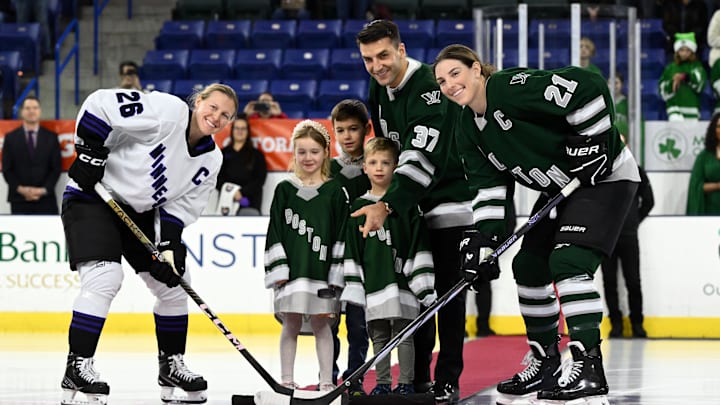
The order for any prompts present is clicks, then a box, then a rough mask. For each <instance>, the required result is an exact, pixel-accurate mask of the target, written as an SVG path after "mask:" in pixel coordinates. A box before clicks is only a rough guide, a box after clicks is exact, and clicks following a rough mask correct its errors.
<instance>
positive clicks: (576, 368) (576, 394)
mask: <svg viewBox="0 0 720 405" xmlns="http://www.w3.org/2000/svg"><path fill="white" fill-rule="evenodd" d="M568 347H569V348H570V353H572V358H569V359H567V360H566V361H565V362H563V365H562V369H561V372H562V373H561V374H560V377H559V378H558V380H557V385H556V386H555V387H554V388H551V389H543V390H541V391H540V392H538V394H537V400H536V402H533V403H535V404H547V405H551V404H552V405H554V404H566V405H609V404H610V403H609V402H608V400H607V393H608V391H609V389H608V384H607V380H606V379H605V371H604V369H603V364H602V354H601V353H600V345H598V346H595V347H593V348H592V349H590V350H587V351H586V350H585V347H584V346H583V345H582V343H580V342H578V341H573V342H570V343H568ZM558 372H560V371H558Z"/></svg>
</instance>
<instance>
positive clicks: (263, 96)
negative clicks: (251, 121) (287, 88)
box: [243, 92, 288, 118]
mask: <svg viewBox="0 0 720 405" xmlns="http://www.w3.org/2000/svg"><path fill="white" fill-rule="evenodd" d="M243 113H244V114H245V116H246V117H248V118H287V117H288V116H287V114H285V113H284V112H283V111H282V109H281V108H280V103H278V102H277V101H275V99H274V98H273V96H272V94H270V93H269V92H264V93H260V96H259V97H258V99H257V101H250V102H249V103H247V105H246V106H245V109H244V110H243Z"/></svg>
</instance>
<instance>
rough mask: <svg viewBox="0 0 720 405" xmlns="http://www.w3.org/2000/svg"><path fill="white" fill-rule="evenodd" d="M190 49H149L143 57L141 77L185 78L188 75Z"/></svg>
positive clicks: (150, 78)
mask: <svg viewBox="0 0 720 405" xmlns="http://www.w3.org/2000/svg"><path fill="white" fill-rule="evenodd" d="M189 59H190V51H188V50H187V49H166V50H163V51H157V50H152V51H147V53H146V54H145V58H144V59H143V66H142V74H141V76H140V77H142V78H143V79H148V80H155V79H170V80H176V79H184V78H185V77H186V76H187V65H188V60H189Z"/></svg>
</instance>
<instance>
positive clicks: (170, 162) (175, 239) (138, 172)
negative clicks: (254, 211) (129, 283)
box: [61, 84, 238, 404]
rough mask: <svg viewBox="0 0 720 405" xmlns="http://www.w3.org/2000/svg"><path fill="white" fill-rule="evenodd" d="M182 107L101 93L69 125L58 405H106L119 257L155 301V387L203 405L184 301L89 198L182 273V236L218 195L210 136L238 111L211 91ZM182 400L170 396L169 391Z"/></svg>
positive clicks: (231, 100) (162, 99) (125, 93)
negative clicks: (109, 323)
mask: <svg viewBox="0 0 720 405" xmlns="http://www.w3.org/2000/svg"><path fill="white" fill-rule="evenodd" d="M190 105H191V106H192V109H190V108H188V105H187V104H186V103H185V102H183V101H182V100H180V99H179V98H177V97H175V96H172V95H169V94H165V93H160V92H152V93H149V94H144V93H142V92H140V91H136V90H127V89H108V90H98V91H96V92H94V93H92V94H91V95H90V96H88V98H87V99H86V100H85V102H84V103H83V105H82V107H81V108H80V112H79V113H78V117H77V120H76V136H75V149H76V151H77V158H76V159H75V161H74V162H73V164H72V166H71V167H70V169H69V171H68V175H69V176H70V181H69V182H68V184H67V187H66V189H65V193H64V195H63V204H62V221H63V227H64V230H65V237H66V239H67V246H68V252H69V258H70V267H71V269H72V270H73V271H77V272H78V273H79V276H80V294H79V295H78V296H77V298H76V299H75V302H74V303H73V313H72V320H71V323H70V330H69V337H68V342H69V354H68V358H67V367H66V370H65V376H64V378H63V381H62V384H61V386H62V389H63V391H64V392H63V399H62V404H78V403H86V402H82V401H81V400H80V398H78V399H76V398H75V396H76V394H77V393H78V392H81V393H83V394H85V397H86V400H87V401H89V402H91V403H100V404H102V403H106V401H107V396H108V394H109V392H110V388H109V386H108V384H107V383H106V382H105V381H103V380H101V379H100V375H99V373H98V372H97V371H96V370H95V368H94V367H93V361H94V356H95V350H96V348H97V344H98V340H99V338H100V334H101V332H102V329H103V325H104V323H105V319H106V318H107V315H108V311H109V309H110V304H111V302H112V300H113V298H114V297H115V295H116V294H117V292H118V290H119V289H120V286H121V284H122V280H123V269H122V268H121V265H120V259H121V257H125V259H126V260H127V262H128V263H129V264H130V265H131V266H132V268H133V269H134V270H135V272H136V273H137V274H138V275H139V276H140V278H142V280H143V281H144V282H145V284H146V285H147V287H148V288H149V289H150V291H151V292H152V294H153V295H154V296H155V297H156V302H155V306H154V308H153V314H154V318H155V333H156V337H157V343H158V351H159V356H158V360H159V374H158V383H159V385H160V387H161V399H162V400H163V401H165V402H184V403H203V402H205V401H206V395H205V391H206V390H207V382H206V381H205V379H204V378H203V377H202V376H200V375H198V374H196V373H193V372H191V371H190V370H189V369H188V368H187V366H185V364H184V360H183V355H184V353H185V343H186V339H187V327H188V305H187V294H186V293H185V291H184V290H183V289H182V288H178V287H177V286H178V284H179V280H180V278H179V277H178V276H177V275H176V274H175V273H174V272H173V268H172V267H171V264H169V263H166V262H160V261H158V260H153V259H152V257H151V255H150V254H149V253H148V252H147V250H146V249H145V248H144V247H143V245H142V244H141V243H140V242H139V241H138V240H137V238H136V237H135V236H134V235H133V234H132V233H131V232H130V231H129V229H128V228H127V226H126V225H125V224H124V223H123V222H121V221H120V220H119V219H118V218H117V215H116V214H115V213H114V212H113V211H112V210H111V209H110V207H109V206H108V205H106V204H105V203H104V202H103V200H101V199H100V198H99V197H98V196H97V194H95V192H94V191H93V189H94V186H95V184H96V183H98V182H102V184H103V185H104V187H105V188H107V189H108V191H109V192H110V194H111V195H112V197H113V198H114V199H115V201H117V202H118V203H119V204H120V205H121V206H122V207H123V208H124V209H125V211H126V212H127V213H128V215H129V216H130V217H131V218H132V219H133V220H134V221H135V223H136V224H137V225H138V226H139V227H140V228H141V229H142V231H143V232H144V233H145V234H146V235H147V236H148V237H149V238H150V239H151V240H153V239H154V240H155V242H156V243H158V250H160V251H167V250H170V251H171V252H172V254H173V258H174V259H173V263H172V265H174V267H175V269H176V270H177V272H178V274H180V275H181V276H182V277H183V279H184V280H185V281H187V282H188V283H189V282H190V274H189V273H188V272H185V257H186V253H187V252H186V249H185V246H184V245H183V243H182V231H183V228H184V227H186V226H188V225H189V224H191V223H193V222H194V221H195V220H196V219H197V217H198V216H199V215H200V213H201V212H202V211H203V209H204V207H205V204H206V203H207V200H208V196H209V194H210V192H211V190H212V189H213V188H214V187H215V182H216V180H217V174H218V172H219V170H220V165H221V163H222V155H221V153H220V150H219V149H218V147H217V146H216V144H215V141H214V140H213V138H212V135H213V134H215V133H217V132H218V131H220V130H221V129H223V128H224V127H225V126H226V125H227V124H228V123H230V122H232V119H233V117H234V116H235V114H236V112H237V109H238V101H237V97H236V95H235V92H234V91H233V90H232V88H230V87H228V86H225V85H222V84H211V85H209V86H207V87H206V88H204V89H203V90H201V91H199V92H197V93H196V94H195V95H194V97H193V98H192V99H191V102H190ZM176 387H177V388H181V389H182V390H183V391H185V392H184V393H182V392H173V391H174V388H176Z"/></svg>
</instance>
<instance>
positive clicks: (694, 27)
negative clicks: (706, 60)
mask: <svg viewBox="0 0 720 405" xmlns="http://www.w3.org/2000/svg"><path fill="white" fill-rule="evenodd" d="M662 19H663V30H664V31H665V35H666V43H667V44H666V51H667V52H668V53H673V52H677V49H675V42H676V38H675V34H677V33H683V32H693V33H694V34H695V38H696V39H697V46H696V49H695V52H696V53H697V54H699V55H702V54H703V51H704V49H705V46H706V45H705V39H706V34H705V32H706V30H707V27H708V11H707V6H706V4H705V1H704V0H667V1H665V2H663V5H662Z"/></svg>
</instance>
